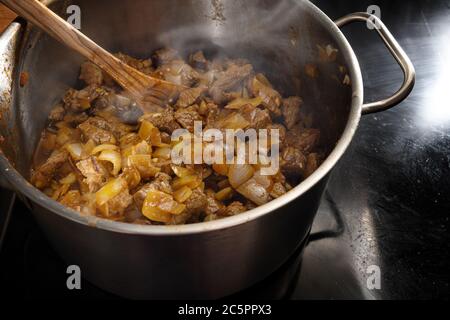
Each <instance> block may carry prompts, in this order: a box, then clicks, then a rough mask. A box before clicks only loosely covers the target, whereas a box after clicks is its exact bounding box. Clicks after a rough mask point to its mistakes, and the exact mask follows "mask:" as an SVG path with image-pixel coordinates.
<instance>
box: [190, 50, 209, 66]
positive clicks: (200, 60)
mask: <svg viewBox="0 0 450 320" xmlns="http://www.w3.org/2000/svg"><path fill="white" fill-rule="evenodd" d="M189 63H190V64H191V66H193V67H194V68H196V69H202V70H205V69H206V68H207V67H208V60H206V58H205V55H204V54H203V52H202V51H197V52H195V53H193V54H191V56H190V57H189Z"/></svg>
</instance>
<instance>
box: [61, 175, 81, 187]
mask: <svg viewBox="0 0 450 320" xmlns="http://www.w3.org/2000/svg"><path fill="white" fill-rule="evenodd" d="M75 182H77V176H76V175H75V173H73V172H71V173H69V174H68V175H67V176H66V177H65V178H63V179H61V180H59V183H61V184H68V185H71V184H74V183H75Z"/></svg>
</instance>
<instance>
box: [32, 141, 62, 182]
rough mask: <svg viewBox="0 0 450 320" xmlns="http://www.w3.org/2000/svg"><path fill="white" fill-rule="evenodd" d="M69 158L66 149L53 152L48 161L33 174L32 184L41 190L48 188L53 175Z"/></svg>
mask: <svg viewBox="0 0 450 320" xmlns="http://www.w3.org/2000/svg"><path fill="white" fill-rule="evenodd" d="M68 158H69V157H68V153H67V151H66V150H65V149H62V150H61V149H60V150H57V151H55V152H53V153H52V155H51V156H50V157H49V158H48V159H47V161H45V162H44V164H42V165H41V166H40V167H39V168H37V169H36V170H35V171H34V172H33V173H32V177H31V181H32V183H33V184H34V185H35V186H36V187H37V188H39V189H42V188H45V187H47V186H48V185H49V183H50V181H51V180H52V179H53V175H54V174H55V173H56V171H57V170H58V169H59V168H61V167H62V166H63V165H64V164H65V163H66V162H67V160H68Z"/></svg>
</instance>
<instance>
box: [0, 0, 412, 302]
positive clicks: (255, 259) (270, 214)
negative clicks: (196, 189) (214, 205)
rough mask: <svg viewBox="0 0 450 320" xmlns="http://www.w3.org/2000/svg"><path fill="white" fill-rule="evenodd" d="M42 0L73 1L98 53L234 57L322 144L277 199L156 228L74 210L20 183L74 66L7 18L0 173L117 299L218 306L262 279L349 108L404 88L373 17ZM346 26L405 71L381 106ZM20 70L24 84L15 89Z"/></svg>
mask: <svg viewBox="0 0 450 320" xmlns="http://www.w3.org/2000/svg"><path fill="white" fill-rule="evenodd" d="M50 2H51V3H50V5H51V8H52V9H53V10H54V11H56V12H58V13H59V14H61V15H63V16H67V14H66V11H65V10H66V7H67V5H68V4H69V3H70V4H72V3H73V4H77V5H79V7H80V8H81V14H82V15H81V22H82V23H81V26H82V29H81V31H82V32H84V33H85V34H87V35H88V36H90V37H92V38H93V39H94V40H95V41H97V42H98V43H100V44H101V45H103V46H104V47H106V48H107V49H108V50H110V51H112V52H117V51H123V52H126V53H128V54H131V55H135V56H148V55H149V53H150V52H152V51H153V50H154V49H157V48H159V47H162V46H170V47H175V48H177V49H178V50H180V51H181V52H182V53H188V52H191V51H192V50H196V49H204V50H205V51H206V52H207V53H208V54H209V55H210V56H211V55H222V54H223V55H229V56H235V57H244V58H248V59H249V60H250V61H251V62H252V63H253V64H254V65H255V66H256V68H257V69H259V70H261V71H263V72H264V73H266V74H267V75H268V76H269V78H270V79H271V80H272V81H273V82H274V83H275V84H276V86H277V88H281V89H282V90H281V91H282V92H283V93H284V94H285V95H289V94H297V95H300V96H302V97H303V98H304V99H305V101H306V107H307V108H309V109H310V110H312V111H313V112H314V115H315V122H316V125H317V126H319V127H320V128H321V129H322V132H323V136H324V142H325V143H326V144H327V145H328V147H329V150H330V155H329V157H328V158H327V160H326V161H325V162H324V163H323V165H322V166H321V167H320V168H319V169H318V170H317V171H316V172H315V173H314V174H313V175H312V176H311V177H309V178H308V179H307V180H306V181H304V182H303V183H302V184H300V185H299V186H298V187H296V188H295V189H294V190H292V191H291V192H289V193H288V194H287V195H285V196H283V197H281V198H279V199H277V200H275V201H273V202H271V203H269V204H267V205H264V206H262V207H259V208H257V209H254V210H252V211H250V212H247V213H244V214H242V215H239V216H235V217H231V218H227V219H224V220H220V221H214V222H208V223H203V224H195V225H186V226H174V227H168V226H137V225H129V224H122V223H116V222H112V221H107V220H103V219H99V218H95V217H86V216H81V215H80V214H78V213H77V212H74V211H72V210H69V209H67V208H65V207H63V206H61V205H60V204H58V203H57V202H55V201H52V200H51V199H49V198H48V197H46V196H45V195H44V194H42V193H41V192H39V191H38V190H36V189H35V188H33V187H32V186H31V185H30V184H29V183H28V182H27V180H26V178H27V177H28V175H29V169H30V163H31V158H32V154H33V150H34V149H35V146H36V144H37V142H38V139H39V135H40V134H39V133H40V132H41V130H42V129H43V127H44V125H45V120H46V118H47V115H48V113H49V111H50V109H51V107H52V106H53V105H54V104H55V103H56V102H57V101H58V100H59V99H60V98H61V96H62V95H63V93H64V91H65V89H67V87H69V86H74V85H76V81H77V73H78V70H79V65H80V63H81V62H82V59H81V58H80V57H79V56H77V55H76V54H74V53H72V52H71V51H69V50H68V49H66V48H65V47H63V46H62V45H60V44H58V43H57V42H55V41H54V40H52V39H50V38H49V37H47V36H46V35H44V34H42V33H41V32H39V30H36V29H35V28H33V27H31V26H26V25H25V24H24V23H22V22H20V21H18V22H15V23H13V24H12V25H11V26H10V27H9V28H8V30H7V31H5V32H4V33H3V35H2V36H1V39H0V52H1V53H2V54H1V55H0V70H1V72H2V76H1V81H0V90H1V92H2V94H1V95H0V102H1V103H0V108H1V112H2V117H1V120H0V132H1V134H2V139H1V141H2V144H1V147H2V154H1V156H0V169H1V171H2V173H3V176H4V177H5V178H6V179H7V181H8V182H9V184H10V186H11V187H12V188H14V189H15V190H16V191H17V192H18V194H20V195H23V197H24V199H26V201H27V203H28V205H29V206H30V207H31V209H32V211H33V214H34V216H35V218H36V220H37V221H38V223H39V224H40V226H41V227H42V229H43V230H44V231H45V233H46V235H47V236H48V239H49V240H50V242H51V243H52V244H53V246H54V247H55V249H56V250H57V251H58V252H59V254H60V255H61V256H62V257H63V258H64V259H65V260H66V261H67V263H68V264H76V265H79V266H80V267H81V270H82V274H83V276H84V277H86V278H87V279H88V280H90V281H91V282H93V283H94V284H96V285H97V286H99V287H101V288H103V289H105V290H108V291H111V292H113V293H116V294H118V295H121V296H124V297H131V298H218V297H222V296H226V295H229V294H232V293H234V292H237V291H239V290H242V289H244V288H246V287H249V286H251V285H252V284H254V283H256V282H258V281H260V280H262V279H263V278H265V277H266V276H267V275H269V274H270V273H271V272H273V271H274V270H275V269H277V267H279V266H280V265H281V264H282V263H283V262H284V261H286V259H287V258H288V257H289V256H290V255H291V254H292V253H293V252H294V251H295V249H296V248H297V247H298V246H299V244H300V243H301V242H302V241H303V240H304V239H305V237H306V236H307V234H308V232H309V230H310V227H311V225H312V222H313V219H314V216H315V214H316V210H317V208H318V205H319V202H320V198H321V196H322V193H323V191H324V188H325V186H326V183H327V179H328V176H329V173H330V171H331V170H332V169H333V167H334V166H335V165H336V163H337V162H338V161H339V159H340V158H341V156H342V155H343V153H344V152H345V150H346V149H347V147H348V145H349V144H350V142H351V140H352V137H353V135H354V134H355V131H356V129H357V126H358V123H359V121H360V117H361V114H364V113H370V112H376V111H381V110H384V109H387V108H390V107H392V106H393V105H395V104H397V103H399V102H400V101H402V100H403V99H404V98H405V97H406V96H407V95H408V94H409V92H410V90H411V89H412V87H413V85H414V79H415V72H414V67H413V66H412V64H411V62H410V60H409V59H408V57H407V56H406V54H405V53H404V51H403V50H402V49H401V48H400V46H399V45H398V43H397V42H396V41H395V40H394V38H393V37H392V35H391V34H390V33H389V32H388V31H387V29H386V28H385V26H384V25H383V24H382V23H381V21H379V20H378V19H377V18H375V17H371V16H370V15H368V14H364V13H357V14H353V15H349V16H347V17H345V18H343V19H340V20H339V21H337V22H336V23H333V21H331V20H330V19H329V18H328V17H327V16H326V15H325V14H324V13H322V12H321V11H320V10H319V9H317V8H316V7H315V6H314V5H313V4H311V3H310V2H308V1H299V0H283V1H271V0H251V1H250V0H234V1H225V0H223V1H220V0H215V1H209V0H188V1H186V0H152V1H146V0H133V1H121V0H114V1H111V0H97V1H88V0H80V1H73V2H70V1H50ZM354 21H363V22H367V21H369V22H376V25H377V26H378V27H379V28H378V29H376V30H377V31H378V32H379V33H380V35H381V37H382V39H383V40H384V41H385V43H386V45H387V47H388V48H389V49H390V51H391V52H392V54H393V55H394V57H395V58H396V59H397V61H398V62H399V63H400V65H401V67H402V69H403V71H404V73H405V81H404V83H403V85H402V87H401V89H400V90H399V91H398V92H397V93H396V94H395V95H394V96H392V97H391V98H389V99H385V100H382V101H379V102H375V103H370V104H366V105H363V84H362V77H361V71H360V68H359V64H358V60H357V59H356V57H355V54H354V52H353V50H352V48H351V46H350V45H349V43H348V42H347V40H346V38H345V37H344V35H343V34H342V33H341V31H340V30H339V27H340V26H343V25H345V24H347V23H350V22H354ZM327 45H331V46H332V47H333V48H336V49H338V53H337V57H336V59H335V61H324V59H323V57H322V58H321V57H320V55H319V54H318V46H322V47H325V46H327ZM330 48H331V47H330ZM325 60H326V59H325ZM306 63H312V64H314V65H316V66H317V68H318V71H319V77H318V78H316V79H311V78H308V77H306V76H305V72H304V71H303V70H304V65H305V64H306ZM21 72H28V74H29V76H30V80H29V82H28V83H27V84H26V85H24V86H23V87H22V86H20V83H19V82H20V81H19V80H18V79H19V77H20V73H21ZM346 75H348V77H347V79H346V81H343V80H344V79H345V78H346V77H345V76H346ZM347 80H351V83H349V82H348V81H347ZM22 84H23V83H22Z"/></svg>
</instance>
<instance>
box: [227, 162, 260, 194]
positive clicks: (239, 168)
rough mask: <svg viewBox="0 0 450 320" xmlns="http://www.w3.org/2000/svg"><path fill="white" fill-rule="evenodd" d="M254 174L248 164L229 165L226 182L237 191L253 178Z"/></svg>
mask: <svg viewBox="0 0 450 320" xmlns="http://www.w3.org/2000/svg"><path fill="white" fill-rule="evenodd" d="M254 173H255V171H254V169H253V167H252V166H251V165H249V164H236V165H230V168H229V170H228V180H229V181H230V184H231V186H232V187H233V188H235V189H237V188H239V186H241V185H242V184H243V183H245V182H247V181H248V180H249V179H250V178H251V177H253V174H254Z"/></svg>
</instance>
